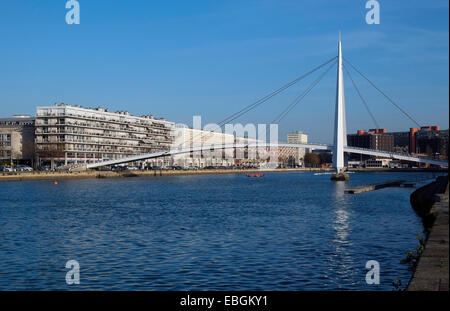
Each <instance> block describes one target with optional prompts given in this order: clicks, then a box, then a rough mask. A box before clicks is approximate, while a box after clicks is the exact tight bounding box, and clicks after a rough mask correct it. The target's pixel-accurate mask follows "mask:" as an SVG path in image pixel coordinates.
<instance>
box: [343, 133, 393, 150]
mask: <svg viewBox="0 0 450 311" xmlns="http://www.w3.org/2000/svg"><path fill="white" fill-rule="evenodd" d="M347 143H348V145H349V146H352V147H359V148H367V149H375V150H382V151H394V136H393V135H391V134H387V133H386V129H370V130H369V131H367V132H366V131H364V130H359V131H358V132H357V133H356V134H350V135H347Z"/></svg>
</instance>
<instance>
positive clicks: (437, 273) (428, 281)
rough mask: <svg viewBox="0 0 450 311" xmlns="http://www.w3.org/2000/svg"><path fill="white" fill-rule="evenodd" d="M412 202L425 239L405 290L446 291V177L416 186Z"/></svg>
mask: <svg viewBox="0 0 450 311" xmlns="http://www.w3.org/2000/svg"><path fill="white" fill-rule="evenodd" d="M411 204H412V206H413V208H414V210H415V211H416V212H417V214H418V215H420V216H421V217H422V220H423V223H424V227H425V231H426V232H428V238H427V240H426V242H425V247H424V250H423V252H422V254H421V256H420V259H419V262H418V264H417V267H416V270H415V272H414V275H413V277H412V279H411V281H410V283H409V285H408V288H407V290H408V291H448V290H449V287H448V281H449V261H448V260H449V259H448V256H449V248H448V246H449V231H448V227H449V223H448V212H449V187H448V176H445V177H439V178H438V179H437V180H436V181H435V182H433V183H431V184H428V185H426V186H424V187H422V188H419V189H417V190H416V191H415V192H414V193H413V194H412V195H411Z"/></svg>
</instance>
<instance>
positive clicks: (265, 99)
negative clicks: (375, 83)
mask: <svg viewBox="0 0 450 311" xmlns="http://www.w3.org/2000/svg"><path fill="white" fill-rule="evenodd" d="M336 58H337V56H335V57H333V58H331V59H329V60H327V61H326V62H324V63H322V64H320V65H319V66H317V67H315V68H314V69H312V70H310V71H308V72H307V73H305V74H303V75H301V76H300V77H298V78H296V79H295V80H292V81H291V82H289V83H287V84H285V85H284V86H282V87H280V88H279V89H277V90H275V91H273V92H272V93H270V94H268V95H266V96H264V97H262V98H260V99H259V100H257V101H256V102H254V103H252V104H250V105H248V106H246V107H244V108H242V109H241V110H239V111H238V112H236V113H234V114H232V115H230V116H228V117H227V118H225V119H223V120H222V121H221V122H219V123H218V125H219V127H222V126H223V125H225V124H227V123H229V122H231V121H233V120H235V119H237V118H239V117H240V116H242V115H244V114H246V113H247V112H249V111H250V110H253V109H254V108H256V107H258V106H259V105H261V104H263V103H265V102H266V101H268V100H269V99H271V98H272V97H274V96H275V95H277V94H279V93H281V92H283V91H284V90H286V89H287V88H289V87H291V86H293V85H294V84H296V83H297V82H299V81H301V80H303V79H304V78H306V77H307V76H309V75H310V74H312V73H314V72H316V71H317V70H319V69H320V68H322V67H324V66H326V65H328V64H329V63H331V62H332V61H333V60H335V59H336ZM204 135H205V134H204V133H203V132H202V133H200V134H197V136H195V137H194V136H193V137H192V142H195V141H197V138H198V137H200V143H201V144H202V139H203V137H204ZM211 135H212V134H211Z"/></svg>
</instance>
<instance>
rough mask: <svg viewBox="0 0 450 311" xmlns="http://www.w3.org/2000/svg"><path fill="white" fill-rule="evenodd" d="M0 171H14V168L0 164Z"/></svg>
mask: <svg viewBox="0 0 450 311" xmlns="http://www.w3.org/2000/svg"><path fill="white" fill-rule="evenodd" d="M0 172H14V169H13V168H11V167H7V166H3V165H0Z"/></svg>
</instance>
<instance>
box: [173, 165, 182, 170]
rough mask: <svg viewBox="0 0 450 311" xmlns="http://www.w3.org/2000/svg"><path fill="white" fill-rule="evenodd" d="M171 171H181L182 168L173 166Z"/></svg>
mask: <svg viewBox="0 0 450 311" xmlns="http://www.w3.org/2000/svg"><path fill="white" fill-rule="evenodd" d="M172 169H173V170H182V169H183V168H182V167H181V166H179V165H173V166H172Z"/></svg>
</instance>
